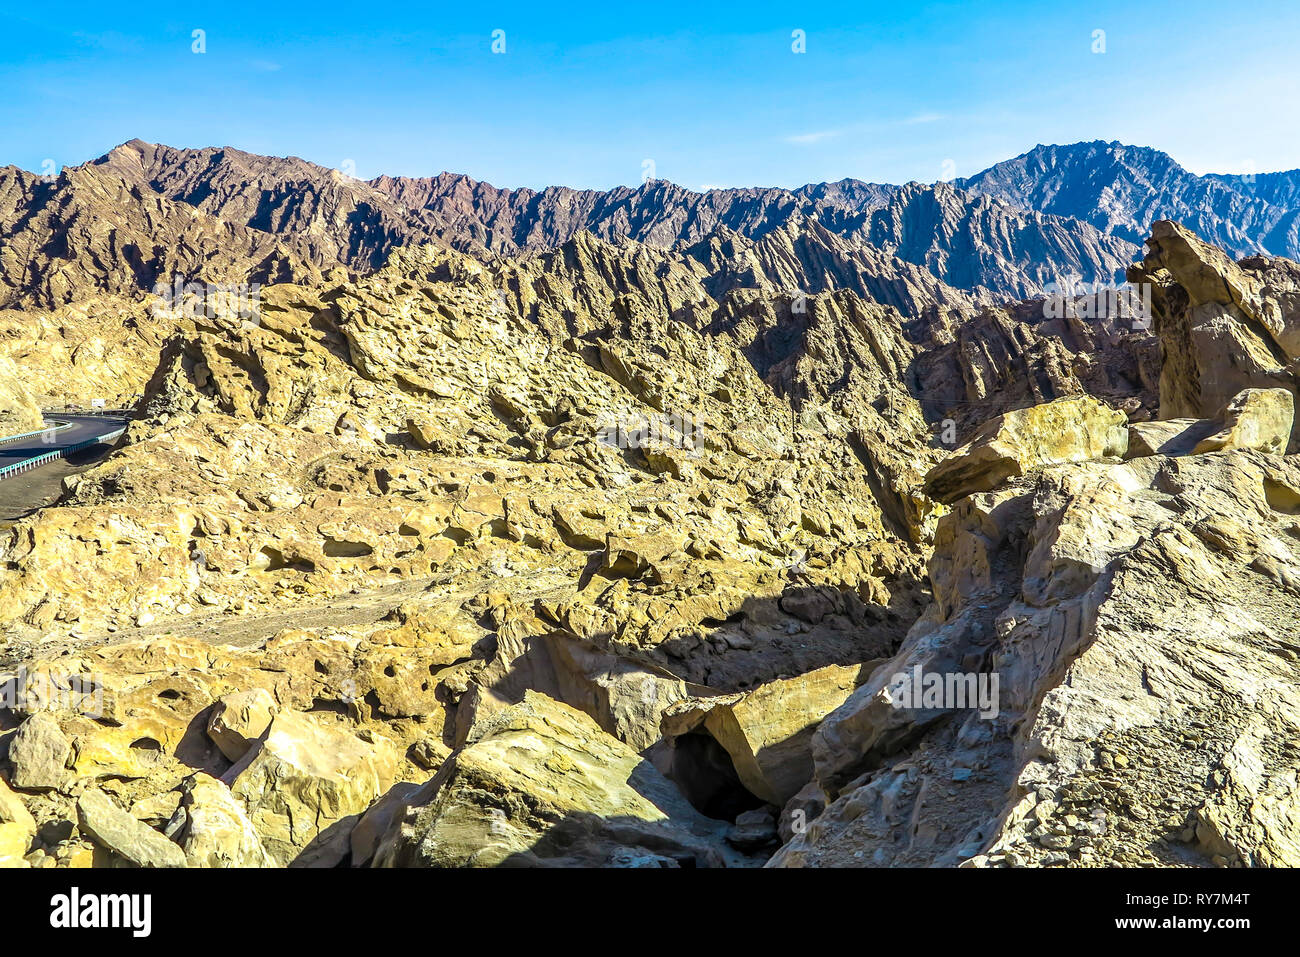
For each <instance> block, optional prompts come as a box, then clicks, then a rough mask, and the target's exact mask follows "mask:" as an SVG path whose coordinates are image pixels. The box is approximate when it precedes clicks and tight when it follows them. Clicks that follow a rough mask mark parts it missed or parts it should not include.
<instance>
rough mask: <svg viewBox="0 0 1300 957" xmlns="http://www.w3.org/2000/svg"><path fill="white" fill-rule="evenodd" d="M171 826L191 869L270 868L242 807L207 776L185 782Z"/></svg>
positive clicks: (200, 774)
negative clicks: (177, 836) (182, 794)
mask: <svg viewBox="0 0 1300 957" xmlns="http://www.w3.org/2000/svg"><path fill="white" fill-rule="evenodd" d="M182 790H183V792H184V796H183V797H182V799H181V806H180V808H179V810H178V811H177V817H176V818H174V819H173V824H174V826H175V827H176V828H177V831H176V833H177V834H179V835H180V845H181V849H182V850H183V851H184V852H185V860H186V862H187V863H188V864H189V866H190V867H271V866H274V864H275V861H274V859H273V858H272V857H271V855H270V854H268V853H267V852H266V849H265V848H263V847H262V842H261V840H260V839H259V838H258V836H257V831H256V829H255V828H254V827H253V822H252V821H251V820H249V818H248V814H247V813H246V812H245V810H244V806H243V804H242V803H241V802H240V801H239V800H238V799H236V798H235V796H234V795H233V794H231V793H230V788H228V787H226V785H225V784H223V783H222V782H221V781H219V780H217V779H216V778H214V777H212V776H211V775H208V774H203V773H199V774H196V775H194V776H193V777H190V778H187V779H186V780H185V782H184V784H183V785H182Z"/></svg>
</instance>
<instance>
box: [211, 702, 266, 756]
mask: <svg viewBox="0 0 1300 957" xmlns="http://www.w3.org/2000/svg"><path fill="white" fill-rule="evenodd" d="M278 710H279V708H278V707H277V705H276V703H275V699H274V698H272V697H271V694H270V692H268V691H267V690H266V689H265V688H254V689H253V690H251V691H236V692H235V693H234V694H228V695H225V696H224V697H222V698H221V699H220V700H218V701H217V703H216V704H215V705H213V706H212V715H211V717H209V718H208V737H209V738H211V739H212V740H213V742H214V743H215V744H216V746H217V747H218V748H220V749H221V753H222V754H224V755H225V756H226V757H227V758H229V759H230V760H231V761H238V760H239V759H240V758H242V757H243V756H244V755H245V754H247V753H248V749H249V748H251V747H252V746H253V744H254V742H256V741H257V739H258V738H260V737H261V736H262V735H263V734H265V733H266V729H267V728H269V727H270V726H271V720H272V718H274V717H275V713H276V711H278Z"/></svg>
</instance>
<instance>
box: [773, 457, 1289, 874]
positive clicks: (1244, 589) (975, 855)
mask: <svg viewBox="0 0 1300 957" xmlns="http://www.w3.org/2000/svg"><path fill="white" fill-rule="evenodd" d="M1298 484H1300V473H1297V472H1296V469H1295V466H1294V464H1293V463H1291V462H1290V461H1289V460H1287V459H1283V458H1280V457H1278V456H1271V455H1265V454H1261V453H1259V452H1255V451H1247V452H1241V451H1236V452H1227V453H1221V454H1217V455H1201V456H1192V457H1187V458H1177V459H1170V458H1165V457H1149V458H1142V459H1136V460H1133V461H1131V462H1127V463H1123V464H1102V463H1084V464H1075V465H1066V466H1057V467H1055V468H1052V469H1048V470H1046V471H1044V472H1041V473H1036V474H1035V475H1033V476H1030V477H1028V478H1026V479H1022V480H1020V481H1018V482H1016V483H1013V485H1012V486H1010V487H1008V488H1007V489H1004V490H1002V491H999V492H994V493H987V494H981V495H974V496H971V497H970V498H968V499H965V500H963V502H961V503H960V504H959V506H958V507H957V508H955V509H954V511H953V512H952V513H950V514H949V515H947V516H945V517H944V518H943V520H942V522H941V527H940V531H939V536H938V538H937V540H936V551H935V556H934V558H933V559H932V560H931V582H932V586H933V588H934V593H935V605H934V606H933V607H932V608H931V610H930V611H929V612H927V614H926V615H925V616H924V617H923V618H922V619H921V621H919V622H918V623H917V624H916V626H914V628H913V630H912V632H911V634H910V635H909V637H908V639H907V641H906V642H905V643H904V645H903V647H902V649H900V651H899V653H898V655H897V656H896V657H895V659H894V660H893V661H892V662H890V663H889V664H887V665H885V666H883V667H882V668H880V669H878V670H877V671H876V673H875V676H873V678H872V680H871V681H869V682H868V683H867V684H865V685H863V686H862V688H860V689H859V690H858V691H857V692H855V693H854V695H853V696H851V697H850V698H849V699H848V701H846V703H845V704H844V705H843V706H841V708H839V709H838V710H837V711H836V712H834V713H832V714H831V715H830V716H829V717H828V718H827V719H826V720H825V721H824V722H823V723H822V725H821V727H820V728H819V730H818V731H817V733H816V735H815V737H814V742H813V753H814V757H815V760H816V774H817V780H818V782H819V784H820V786H821V787H822V788H823V789H824V790H825V792H826V794H827V795H828V796H829V797H830V798H831V801H830V803H829V804H828V805H827V808H826V810H825V812H823V813H822V815H821V816H820V817H819V818H817V820H816V821H814V822H813V823H812V824H811V825H810V826H809V827H808V828H807V829H806V830H805V831H804V832H803V833H802V834H797V835H796V836H795V837H794V839H793V840H792V841H791V842H790V843H789V844H788V845H787V846H786V847H785V848H783V849H782V850H781V852H779V853H778V854H777V855H776V857H775V858H774V859H773V864H774V865H785V866H796V865H805V866H806V865H828V864H852V863H859V864H872V863H889V864H908V863H922V862H924V863H929V864H936V863H937V864H958V863H962V862H967V863H970V864H972V865H977V866H978V865H1009V866H1023V865H1029V864H1037V865H1042V864H1048V865H1051V864H1065V865H1087V864H1103V863H1124V864H1139V863H1145V864H1164V865H1187V864H1201V865H1208V864H1211V863H1221V864H1247V865H1261V864H1264V865H1268V864H1283V863H1288V862H1294V860H1295V847H1296V845H1295V843H1294V841H1295V836H1294V834H1295V832H1294V823H1293V822H1294V815H1293V812H1292V803H1293V801H1294V795H1293V794H1292V793H1291V791H1290V790H1288V785H1287V784H1286V783H1285V782H1287V781H1289V780H1290V777H1291V774H1292V771H1293V769H1294V768H1295V766H1296V763H1297V761H1300V754H1298V753H1297V751H1296V749H1295V748H1294V747H1293V745H1292V743H1291V740H1292V737H1293V732H1292V731H1291V730H1289V729H1290V728H1291V727H1292V725H1293V723H1294V721H1295V716H1296V710H1295V708H1296V704H1297V702H1296V701H1295V700H1294V697H1295V696H1294V694H1293V692H1292V691H1291V690H1290V689H1291V688H1292V687H1293V684H1294V679H1295V675H1294V671H1295V662H1294V661H1293V658H1294V656H1293V655H1291V654H1289V653H1288V652H1287V651H1286V648H1287V646H1288V645H1289V643H1290V642H1291V640H1292V637H1291V635H1290V634H1289V632H1287V631H1286V627H1285V626H1283V627H1282V628H1281V629H1280V630H1279V628H1277V627H1276V626H1274V625H1266V624H1263V623H1264V622H1275V623H1280V622H1285V621H1291V620H1293V612H1292V608H1293V606H1294V605H1295V603H1296V595H1297V592H1296V589H1295V582H1296V581H1297V580H1300V579H1297V577H1296V570H1297V558H1296V555H1295V553H1294V551H1293V549H1292V547H1291V546H1290V545H1289V544H1287V543H1288V542H1293V541H1294V538H1295V536H1294V534H1293V532H1294V529H1293V526H1294V525H1295V515H1296V504H1295V503H1296V502H1300V497H1298V496H1297V494H1296V492H1295V489H1296V487H1297V485H1298ZM917 668H919V669H920V671H919V674H921V675H931V674H934V675H939V676H944V675H947V674H954V673H964V672H971V673H975V674H980V675H984V676H985V677H986V678H988V677H991V676H992V675H998V676H1000V679H1001V680H1000V685H999V687H998V688H997V689H996V690H995V693H994V694H993V695H992V696H991V697H990V699H989V700H988V701H987V702H984V701H981V702H979V703H973V702H974V701H975V698H974V697H973V696H972V697H971V698H970V699H969V700H967V701H965V702H963V703H960V704H959V703H958V702H956V701H954V700H952V699H946V698H944V697H943V696H942V695H939V696H936V698H935V699H934V700H933V701H930V700H921V699H920V698H914V699H908V698H905V697H904V694H905V693H906V692H908V691H909V690H910V688H909V687H908V686H909V683H912V684H914V682H912V677H913V676H914V675H916V674H918V672H917V671H916V670H915V669H917ZM985 687H986V688H987V683H986V685H985ZM985 704H987V705H988V707H983V705H985ZM1262 767H1268V768H1269V769H1270V772H1271V773H1270V774H1268V775H1261V774H1259V773H1258V772H1257V771H1251V770H1250V769H1251V768H1256V769H1258V768H1262ZM1246 803H1251V804H1252V806H1253V807H1254V808H1255V811H1254V812H1253V813H1251V814H1243V813H1240V812H1241V809H1242V807H1243V806H1244V805H1245V804H1246ZM904 820H906V821H908V822H910V823H909V826H908V827H906V828H903V827H901V826H900V824H901V822H902V821H904Z"/></svg>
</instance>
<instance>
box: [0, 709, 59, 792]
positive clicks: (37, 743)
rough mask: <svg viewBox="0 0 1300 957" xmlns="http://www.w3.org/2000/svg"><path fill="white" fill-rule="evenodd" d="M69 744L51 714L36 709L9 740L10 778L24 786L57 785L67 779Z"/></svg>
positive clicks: (41, 786) (23, 787) (29, 787)
mask: <svg viewBox="0 0 1300 957" xmlns="http://www.w3.org/2000/svg"><path fill="white" fill-rule="evenodd" d="M71 753H72V745H71V743H70V742H69V741H68V739H67V738H66V737H65V736H64V734H63V732H62V730H60V728H59V723H58V721H57V720H55V718H54V716H53V715H51V714H50V713H49V712H46V711H38V712H36V713H35V714H33V715H32V716H31V717H29V718H28V719H27V720H26V721H24V722H23V723H22V726H21V727H20V728H19V729H18V731H17V733H16V734H15V735H14V737H13V740H12V741H10V743H9V762H10V763H11V764H12V765H13V775H12V776H11V777H10V781H11V782H12V783H13V786H14V787H16V788H21V789H24V790H36V789H50V788H57V787H59V786H61V785H63V784H65V783H67V781H68V778H69V775H68V770H67V763H68V758H69V756H70V755H71Z"/></svg>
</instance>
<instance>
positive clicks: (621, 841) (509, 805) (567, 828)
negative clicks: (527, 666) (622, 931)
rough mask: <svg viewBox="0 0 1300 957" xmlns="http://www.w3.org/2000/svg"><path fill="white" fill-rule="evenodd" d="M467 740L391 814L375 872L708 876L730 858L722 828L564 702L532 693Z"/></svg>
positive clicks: (639, 758) (658, 775)
mask: <svg viewBox="0 0 1300 957" xmlns="http://www.w3.org/2000/svg"><path fill="white" fill-rule="evenodd" d="M476 734H477V737H476V738H475V739H474V740H472V741H471V742H469V743H468V744H467V745H466V746H465V747H463V748H462V749H460V750H459V751H457V752H455V753H454V754H453V755H452V756H451V757H450V758H449V759H448V760H447V762H446V763H445V764H444V765H443V767H442V770H440V771H439V772H438V774H437V775H435V777H434V778H433V779H432V780H431V781H430V782H429V783H428V784H426V785H424V786H423V787H422V788H420V790H419V791H418V792H416V794H415V795H413V797H412V798H411V799H410V802H409V806H407V807H406V808H404V813H401V814H397V815H395V817H394V821H393V825H392V826H391V827H390V828H389V830H388V832H387V833H386V834H385V835H384V839H383V841H382V842H381V843H380V845H379V848H378V850H377V852H376V854H375V865H376V866H380V867H411V866H422V867H466V866H472V867H498V866H510V867H557V866H587V867H594V866H614V867H717V866H722V865H724V864H726V863H727V862H728V859H729V856H730V855H734V853H735V852H733V851H731V850H730V849H728V848H726V846H725V844H724V842H723V840H722V838H723V835H724V833H725V828H726V825H725V824H723V823H722V822H718V821H713V820H710V819H708V818H706V817H704V816H703V815H701V814H700V813H699V812H697V811H696V810H695V809H694V808H692V807H691V806H690V804H688V803H687V801H686V799H685V798H683V797H682V795H681V794H680V793H678V792H677V790H676V789H675V788H674V787H673V785H672V784H671V783H670V782H669V781H668V780H667V779H665V778H664V777H663V775H661V774H660V773H659V772H658V771H656V770H655V769H654V767H652V766H651V765H650V763H649V762H647V761H646V760H645V759H643V758H642V757H641V756H640V755H639V754H637V753H636V752H635V751H633V750H632V749H631V748H629V747H628V746H627V745H625V744H622V743H621V742H619V741H618V740H616V739H615V738H612V737H610V736H609V735H607V734H605V733H604V732H603V731H601V730H600V728H599V727H598V726H597V725H596V723H595V722H594V721H592V719H591V718H589V717H587V716H586V715H585V714H583V713H582V712H579V711H575V710H574V709H573V708H570V707H568V706H567V705H563V704H560V703H559V702H557V701H553V700H552V699H550V698H547V697H546V696H545V695H541V694H537V693H536V692H531V691H530V692H528V693H527V694H526V695H525V696H524V700H523V701H521V702H520V703H519V704H516V705H513V706H511V707H509V708H506V709H505V710H503V711H501V712H498V713H497V714H495V715H493V716H492V718H491V719H490V720H488V721H486V722H484V724H483V725H482V726H480V727H479V728H478V729H476ZM730 859H731V860H733V861H735V860H737V858H735V857H731V858H730Z"/></svg>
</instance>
